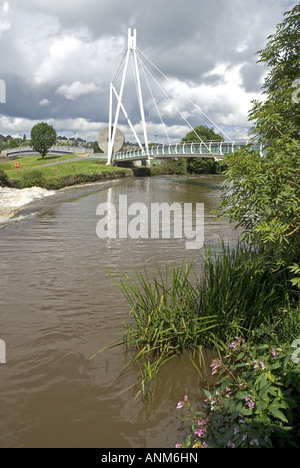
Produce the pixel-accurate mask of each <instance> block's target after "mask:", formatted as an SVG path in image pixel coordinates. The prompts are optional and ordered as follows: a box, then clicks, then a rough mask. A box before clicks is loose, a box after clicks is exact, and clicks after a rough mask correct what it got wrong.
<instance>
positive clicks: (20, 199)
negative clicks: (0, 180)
mask: <svg viewBox="0 0 300 468" xmlns="http://www.w3.org/2000/svg"><path fill="white" fill-rule="evenodd" d="M54 194H55V192H54V191H51V190H46V189H43V188H40V187H32V188H26V189H12V188H7V187H0V223H5V222H7V221H8V220H9V219H11V218H14V217H15V216H16V215H17V214H18V212H19V211H20V209H22V208H23V207H24V206H26V205H28V204H29V203H32V202H33V201H34V200H37V199H41V198H44V197H49V196H51V195H54Z"/></svg>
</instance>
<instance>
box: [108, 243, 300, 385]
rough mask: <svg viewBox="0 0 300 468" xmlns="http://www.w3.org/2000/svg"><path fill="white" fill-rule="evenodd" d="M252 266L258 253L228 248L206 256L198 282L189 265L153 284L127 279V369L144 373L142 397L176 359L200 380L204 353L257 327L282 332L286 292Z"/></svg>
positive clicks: (138, 278)
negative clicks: (192, 369) (129, 316)
mask: <svg viewBox="0 0 300 468" xmlns="http://www.w3.org/2000/svg"><path fill="white" fill-rule="evenodd" d="M252 258H255V253H254V252H251V251H249V250H247V249H246V248H244V247H242V246H238V247H237V249H236V250H235V251H231V250H230V249H229V248H225V247H224V246H222V249H220V250H219V251H217V252H216V253H215V254H213V253H212V252H211V250H210V249H207V250H206V255H205V258H204V260H205V268H204V271H203V273H202V274H201V276H200V277H199V276H198V275H197V274H196V272H195V271H194V269H193V265H192V264H191V265H189V266H185V264H184V261H183V262H182V264H181V265H180V266H177V265H176V264H175V265H174V269H173V270H172V271H170V270H169V269H168V268H166V271H165V273H164V274H163V273H161V272H160V271H159V272H158V277H156V278H154V279H153V280H152V281H150V279H149V278H148V275H147V272H145V274H142V273H137V274H136V276H135V277H134V278H133V279H130V278H129V277H128V276H127V275H123V278H122V280H121V282H120V284H118V283H117V285H118V286H119V287H120V288H121V290H122V291H123V293H124V295H125V297H126V299H127V301H128V304H129V306H130V309H131V314H132V319H131V320H130V321H128V322H124V327H125V329H124V332H123V340H122V341H120V342H119V345H123V343H126V345H127V347H128V348H129V349H130V350H131V351H132V353H133V357H132V358H131V359H130V361H129V363H128V365H127V366H126V367H128V366H129V365H131V364H133V363H136V364H138V365H139V367H140V373H141V380H140V383H141V391H142V392H143V393H144V394H145V393H148V392H149V391H150V390H151V389H153V387H155V382H156V377H157V373H158V372H159V369H160V367H161V366H162V365H163V364H164V363H166V362H167V361H169V360H170V359H171V358H172V357H174V356H179V355H182V354H186V355H187V356H188V357H189V359H190V360H191V362H192V364H193V365H194V366H195V368H196V369H197V371H198V372H199V373H201V368H200V366H199V364H198V359H200V355H201V350H202V349H203V347H206V348H217V349H219V350H222V349H223V347H224V343H225V342H226V341H227V340H228V339H230V338H232V337H233V336H235V335H236V334H237V333H239V334H241V335H242V336H243V337H249V336H250V337H251V336H252V332H253V330H255V329H256V328H257V327H265V329H267V327H269V326H274V324H276V327H278V329H283V328H284V321H285V320H286V318H287V316H286V315H284V314H282V309H283V308H284V307H286V308H288V307H289V304H288V299H287V297H288V295H287V289H286V286H285V284H282V285H280V284H278V278H277V277H276V276H275V275H274V274H272V273H271V272H270V271H269V270H266V269H264V270H259V271H257V266H256V263H255V262H252V264H251V262H250V261H249V260H251V259H252ZM296 320H298V316H297V318H296ZM293 323H294V322H293ZM298 329H299V328H298ZM289 330H290V328H289ZM299 332H300V329H299ZM200 361H201V359H200Z"/></svg>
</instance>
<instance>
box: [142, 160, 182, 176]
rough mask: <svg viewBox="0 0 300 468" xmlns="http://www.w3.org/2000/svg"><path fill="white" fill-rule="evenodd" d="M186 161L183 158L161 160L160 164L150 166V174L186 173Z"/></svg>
mask: <svg viewBox="0 0 300 468" xmlns="http://www.w3.org/2000/svg"><path fill="white" fill-rule="evenodd" d="M186 173H187V162H186V159H185V158H178V159H177V160H175V159H172V160H169V161H163V162H162V163H161V164H157V165H156V166H152V167H151V174H152V175H173V174H178V175H180V174H186Z"/></svg>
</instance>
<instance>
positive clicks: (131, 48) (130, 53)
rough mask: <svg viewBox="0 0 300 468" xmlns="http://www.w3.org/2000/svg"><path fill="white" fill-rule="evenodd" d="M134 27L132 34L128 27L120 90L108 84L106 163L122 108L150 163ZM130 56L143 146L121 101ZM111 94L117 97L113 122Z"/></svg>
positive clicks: (112, 147) (108, 160) (112, 146)
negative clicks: (142, 134)
mask: <svg viewBox="0 0 300 468" xmlns="http://www.w3.org/2000/svg"><path fill="white" fill-rule="evenodd" d="M136 36H137V35H136V29H134V31H133V35H132V30H131V29H130V28H129V29H128V49H127V53H126V57H125V65H124V70H123V76H122V81H121V87H120V91H119V92H117V90H116V88H115V85H114V83H113V82H112V83H111V84H110V97H109V124H108V128H109V131H108V155H107V164H108V165H109V164H111V161H112V156H113V149H114V142H115V138H116V132H117V126H118V121H119V116H120V110H121V109H122V111H123V113H124V115H125V118H126V119H127V122H128V124H129V126H130V128H131V130H132V132H133V134H134V136H135V138H136V141H137V143H138V145H139V147H140V149H141V150H142V152H143V154H146V155H147V156H148V162H149V163H150V156H149V144H148V136H147V129H146V121H145V112H144V102H143V95H142V89H141V80H140V74H139V67H138V58H137V46H136ZM130 57H133V64H134V74H135V78H136V85H137V94H138V102H139V108H140V113H141V119H142V125H143V133H144V141H145V147H143V145H142V143H141V141H140V139H139V137H138V135H137V133H136V131H135V129H134V126H133V125H132V123H131V121H130V119H129V117H128V114H127V112H126V110H125V108H124V105H123V103H122V99H123V94H124V87H125V81H126V76H127V72H128V64H129V59H130ZM113 95H115V97H116V99H117V108H116V113H115V118H114V122H113Z"/></svg>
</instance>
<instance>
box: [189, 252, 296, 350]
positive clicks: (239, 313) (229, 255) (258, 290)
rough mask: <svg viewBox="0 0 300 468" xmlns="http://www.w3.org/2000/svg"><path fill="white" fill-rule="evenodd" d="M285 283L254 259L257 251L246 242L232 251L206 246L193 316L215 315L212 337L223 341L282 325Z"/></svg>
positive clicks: (287, 301)
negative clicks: (259, 329)
mask: <svg viewBox="0 0 300 468" xmlns="http://www.w3.org/2000/svg"><path fill="white" fill-rule="evenodd" d="M289 306H290V304H289V291H288V283H287V281H286V280H285V278H284V276H283V277H280V276H279V275H275V274H274V273H272V272H271V271H270V270H269V269H268V267H267V266H265V265H264V264H262V265H261V264H260V263H259V260H257V252H256V251H255V250H251V249H249V248H248V247H247V246H246V245H242V244H240V245H238V246H237V248H236V249H235V250H231V249H230V248H229V247H225V246H224V245H223V246H222V248H221V249H219V250H217V251H216V252H212V251H211V249H209V248H208V249H206V253H205V268H204V272H203V276H202V277H201V278H200V279H199V280H198V284H197V301H196V308H197V315H198V316H205V315H212V314H215V315H216V317H217V318H216V322H217V325H216V327H215V328H214V330H213V334H214V337H215V338H216V339H218V340H221V341H223V342H226V341H227V340H229V339H230V337H232V336H235V335H236V334H241V335H242V336H244V337H248V336H249V334H250V333H251V331H252V330H254V329H256V328H258V327H261V326H268V325H270V324H274V323H276V322H277V320H279V322H280V323H281V324H282V321H283V318H284V317H283V315H282V313H281V310H282V309H283V308H289Z"/></svg>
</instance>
